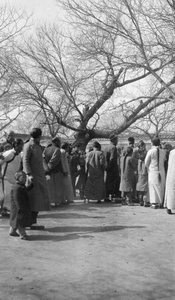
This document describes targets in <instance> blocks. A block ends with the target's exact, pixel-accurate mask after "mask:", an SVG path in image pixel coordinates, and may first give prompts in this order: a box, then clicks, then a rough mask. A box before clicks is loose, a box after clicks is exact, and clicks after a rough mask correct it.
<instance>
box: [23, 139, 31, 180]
mask: <svg viewBox="0 0 175 300" xmlns="http://www.w3.org/2000/svg"><path fill="white" fill-rule="evenodd" d="M31 155H32V150H31V147H30V144H29V143H27V144H25V145H24V150H23V169H24V172H25V173H26V174H28V175H29V174H32V170H31V167H30V157H31Z"/></svg>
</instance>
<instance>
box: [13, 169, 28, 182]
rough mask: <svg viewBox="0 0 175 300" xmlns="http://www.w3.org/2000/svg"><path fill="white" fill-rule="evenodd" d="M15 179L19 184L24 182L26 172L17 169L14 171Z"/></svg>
mask: <svg viewBox="0 0 175 300" xmlns="http://www.w3.org/2000/svg"><path fill="white" fill-rule="evenodd" d="M15 180H16V182H18V183H20V184H25V183H26V173H25V172H23V171H18V172H16V173H15Z"/></svg>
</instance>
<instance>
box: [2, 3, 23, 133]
mask: <svg viewBox="0 0 175 300" xmlns="http://www.w3.org/2000/svg"><path fill="white" fill-rule="evenodd" d="M28 19H29V18H28V17H27V15H26V14H25V13H24V12H22V11H19V10H15V8H13V7H9V6H7V5H0V130H3V129H4V128H5V127H7V126H8V125H9V124H11V123H12V122H13V121H14V120H16V119H17V118H18V116H19V115H20V113H21V112H22V111H23V110H24V107H22V106H21V105H19V102H18V103H14V101H13V100H14V99H13V91H12V88H13V80H12V78H11V76H10V74H9V69H8V66H7V64H6V61H7V58H9V57H13V53H14V43H15V41H16V39H19V38H20V37H21V36H22V34H23V32H24V30H26V29H27V23H28Z"/></svg>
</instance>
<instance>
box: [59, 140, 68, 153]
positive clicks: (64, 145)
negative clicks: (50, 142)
mask: <svg viewBox="0 0 175 300" xmlns="http://www.w3.org/2000/svg"><path fill="white" fill-rule="evenodd" d="M61 149H64V150H65V151H66V152H69V143H67V142H65V143H63V144H62V145H61Z"/></svg>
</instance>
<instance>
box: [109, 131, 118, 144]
mask: <svg viewBox="0 0 175 300" xmlns="http://www.w3.org/2000/svg"><path fill="white" fill-rule="evenodd" d="M109 139H110V141H111V143H113V144H114V145H117V143H118V136H117V135H116V134H114V133H112V134H110V136H109Z"/></svg>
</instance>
